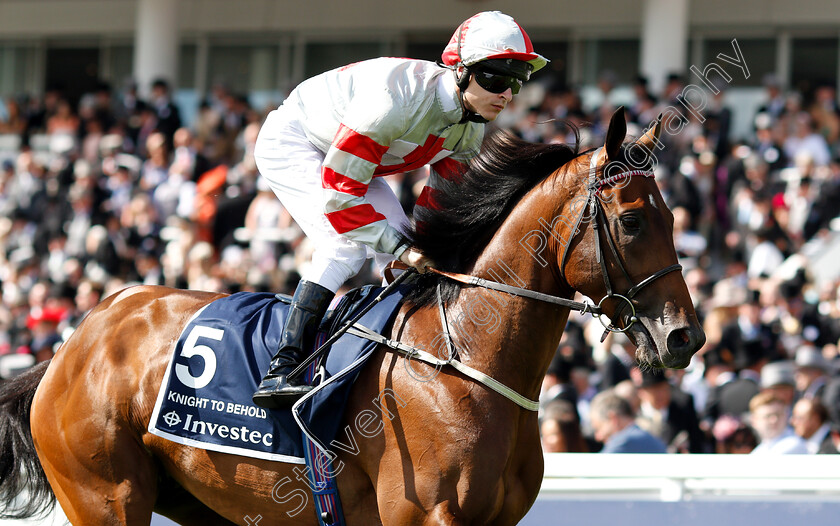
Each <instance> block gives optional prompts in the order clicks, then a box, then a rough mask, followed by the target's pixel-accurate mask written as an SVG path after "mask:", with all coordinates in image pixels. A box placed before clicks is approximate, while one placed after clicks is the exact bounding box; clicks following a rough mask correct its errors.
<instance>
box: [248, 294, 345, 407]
mask: <svg viewBox="0 0 840 526" xmlns="http://www.w3.org/2000/svg"><path fill="white" fill-rule="evenodd" d="M333 296H334V294H333V293H332V291H330V290H329V289H328V288H326V287H322V286H321V285H318V284H317V283H313V282H311V281H301V282H300V283H298V286H297V290H295V295H294V297H293V298H292V305H291V307H290V308H289V314H288V316H287V317H286V323H285V324H284V325H283V334H282V335H281V337H280V343H279V345H278V346H277V347H278V349H277V353H276V354H275V355H274V357H273V358H272V359H271V364H270V365H269V366H268V372H267V373H266V375H265V377H264V378H263V379H262V382H260V386H259V388H257V392H256V393H254V396H253V400H254V403H255V404H257V405H258V406H260V407H264V408H266V409H280V408H282V407H291V405H292V404H294V403H295V402H296V401H297V399H298V398H300V397H301V396H303V395H305V394H306V393H307V392H309V391H311V390H312V387H311V386H308V385H306V384H305V383H304V381H303V376H304V375H303V374H300V375H298V376H297V377H295V378H292V379H291V380H287V379H286V375H287V374H289V373H290V372H292V370H294V368H295V367H297V366H298V364H300V362H302V361H303V360H304V359H305V358H306V355H307V352H308V346H309V345H311V344H312V339H313V337H314V335H315V332H316V330H317V329H318V324H319V323H320V322H321V318H322V317H323V316H324V313H325V312H326V310H327V307H328V306H329V304H330V301H331V300H332V298H333Z"/></svg>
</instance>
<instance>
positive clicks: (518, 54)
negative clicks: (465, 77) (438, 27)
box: [441, 11, 548, 73]
mask: <svg viewBox="0 0 840 526" xmlns="http://www.w3.org/2000/svg"><path fill="white" fill-rule="evenodd" d="M441 59H442V61H443V63H444V64H445V65H447V66H458V65H464V66H472V65H473V64H476V63H477V62H481V61H482V60H490V59H514V60H520V61H522V62H527V63H528V64H530V65H531V67H532V69H531V73H533V72H534V71H537V70H539V69H540V68H542V67H543V66H545V65H546V63H547V62H548V60H546V59H545V57H543V56H542V55H539V54H537V53H535V52H534V46H533V45H532V44H531V39H530V38H529V37H528V34H527V33H525V30H524V29H522V27H521V26H520V25H519V24H517V23H516V21H515V20H514V19H513V18H511V17H510V16H508V15H506V14H504V13H501V12H499V11H485V12H483V13H478V14H477V15H475V16H473V17H472V18H469V19H467V20H466V21H464V23H463V24H461V25H460V26H458V29H456V30H455V34H453V35H452V38H451V39H450V40H449V44H447V45H446V48H444V50H443V54H442V55H441Z"/></svg>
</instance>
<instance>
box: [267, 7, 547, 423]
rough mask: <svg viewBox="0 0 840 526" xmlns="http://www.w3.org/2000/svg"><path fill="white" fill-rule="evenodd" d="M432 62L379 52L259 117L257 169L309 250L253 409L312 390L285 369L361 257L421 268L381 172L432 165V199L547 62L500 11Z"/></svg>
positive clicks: (486, 15)
mask: <svg viewBox="0 0 840 526" xmlns="http://www.w3.org/2000/svg"><path fill="white" fill-rule="evenodd" d="M441 59H442V61H441V62H440V63H433V62H427V61H422V60H410V59H402V58H378V59H372V60H366V61H363V62H358V63H356V64H351V65H349V66H345V67H342V68H338V69H335V70H332V71H328V72H326V73H322V74H320V75H317V76H315V77H312V78H310V79H308V80H306V81H304V82H303V83H301V84H300V85H299V86H298V87H297V88H295V90H294V91H292V93H291V94H290V95H289V97H288V98H287V99H286V100H285V101H284V103H283V105H282V106H280V107H279V108H278V109H276V110H274V111H272V112H271V113H270V114H269V115H268V117H267V118H266V121H265V123H264V124H263V126H262V129H261V130H260V133H259V137H258V139H257V143H256V148H255V152H254V155H255V158H256V162H257V166H258V168H259V171H260V173H261V174H262V176H263V177H264V178H265V180H266V181H267V182H268V184H269V186H270V187H271V189H272V190H273V191H274V193H275V194H276V195H277V197H278V198H279V199H280V201H281V202H282V203H283V205H284V206H285V207H286V209H287V210H288V211H289V213H290V214H291V215H292V217H293V218H294V219H295V220H296V221H297V223H298V224H299V225H300V227H301V228H302V229H303V231H304V233H305V234H306V235H307V236H308V237H309V238H310V239H311V240H312V241H313V244H314V245H315V247H316V249H315V251H314V253H313V255H312V262H311V265H310V266H308V267H307V269H305V271H304V272H303V277H302V278H303V279H302V280H301V281H300V283H299V284H298V286H297V289H296V290H295V294H294V298H293V299H292V304H291V308H290V310H289V313H288V317H287V319H286V322H285V326H284V329H283V332H282V335H281V339H280V343H279V349H278V351H277V353H276V354H275V355H274V357H273V358H272V360H271V365H270V366H269V369H268V372H267V374H266V375H265V377H264V378H263V380H262V382H261V383H260V386H259V389H258V390H257V392H256V393H254V397H253V399H254V403H255V404H257V405H259V406H262V407H266V408H278V407H285V406H289V405H291V404H292V403H294V402H295V400H297V399H298V398H300V397H301V396H302V395H304V394H305V393H306V392H307V391H309V390H310V389H311V387H309V386H307V385H305V383H304V382H303V381H302V380H301V379H299V378H292V379H290V380H289V379H287V378H286V376H287V375H288V374H289V373H290V372H291V371H292V370H293V369H294V368H295V367H296V366H297V364H299V363H300V362H301V361H302V360H303V359H304V358H305V349H307V348H308V347H307V346H308V345H311V343H312V342H311V340H312V337H313V335H314V333H315V330H316V329H317V326H318V324H319V322H320V319H321V317H322V316H323V314H324V312H325V311H326V309H327V307H328V305H329V303H330V301H331V299H332V298H333V296H334V295H335V293H336V291H337V290H338V289H339V287H341V285H342V284H344V282H345V281H346V280H348V279H349V278H351V277H352V276H354V275H355V274H356V273H358V271H359V270H360V269H361V267H362V265H363V264H364V262H365V260H366V259H367V258H368V257H371V256H373V257H375V258H376V262H377V264H378V265H380V266H383V265H384V264H386V263H387V262H388V261H391V260H393V259H394V258H399V259H400V261H402V262H404V263H406V264H407V265H409V266H411V267H414V268H417V269H418V270H420V271H423V269H425V267H427V266H430V264H431V261H430V260H429V259H428V258H426V257H425V256H424V255H423V254H422V253H421V252H420V251H418V250H417V249H415V248H413V247H411V246H409V243H408V242H407V241H406V239H405V237H403V235H402V234H401V231H405V230H406V229H407V228H408V224H409V222H408V219H407V218H406V216H405V214H404V212H403V210H402V207H401V206H400V203H399V200H398V199H397V197H396V196H395V195H394V193H393V191H392V190H391V189H390V188H389V186H388V185H387V183H385V181H383V180H382V179H380V177H381V176H384V175H390V174H395V173H403V172H407V171H410V170H414V169H416V168H420V167H422V166H425V165H427V164H429V165H431V169H432V175H431V177H430V180H429V183H428V185H427V186H426V188H424V189H423V192H422V194H421V195H420V197H419V199H418V202H417V205H418V206H434V186H435V184H434V182H435V180H437V178H438V177H443V178H452V177H453V176H456V175H457V174H458V173H459V172H460V171H461V170H462V169H464V167H465V163H466V162H467V161H469V159H471V158H472V157H474V156H475V155H476V154H477V153H478V150H479V147H480V144H481V141H482V138H483V134H484V123H486V122H489V121H492V120H494V119H495V118H496V117H497V116H498V114H499V112H501V111H502V110H503V109H504V108H505V106H506V105H507V103H509V102H510V101H511V99H512V98H513V96H514V95H515V94H516V93H518V92H519V89H520V87H521V86H522V83H523V82H524V81H526V80H528V78H529V77H530V75H531V73H533V72H534V71H537V70H538V69H540V68H542V67H543V66H544V65H545V64H546V62H547V60H546V59H545V58H543V57H542V56H540V55H538V54H537V53H535V52H534V50H533V46H532V45H531V40H530V39H529V38H528V35H527V34H526V33H525V31H524V30H523V29H522V28H521V27H520V26H519V25H518V24H517V23H516V22H515V21H514V20H513V18H511V17H510V16H508V15H505V14H502V13H500V12H498V11H488V12H483V13H479V14H477V15H475V16H473V17H472V18H470V19H468V20H466V21H465V22H464V23H462V24H461V25H460V26H459V27H458V29H457V30H456V31H455V34H454V35H453V36H452V39H451V40H450V42H449V44H448V45H447V46H446V48H445V49H444V51H443V54H442V56H441Z"/></svg>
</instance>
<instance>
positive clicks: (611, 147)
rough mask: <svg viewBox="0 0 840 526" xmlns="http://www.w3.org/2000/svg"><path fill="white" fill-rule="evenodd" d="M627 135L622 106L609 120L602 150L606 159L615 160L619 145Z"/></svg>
mask: <svg viewBox="0 0 840 526" xmlns="http://www.w3.org/2000/svg"><path fill="white" fill-rule="evenodd" d="M626 135H627V121H626V120H625V118H624V106H619V108H618V109H617V110H615V113H613V115H612V117H611V118H610V127H609V128H607V140H606V142H605V143H604V150H606V152H607V159H609V160H611V161H612V160H615V159H617V158H618V152H619V151H620V150H621V144H622V143H623V142H624V137H625V136H626Z"/></svg>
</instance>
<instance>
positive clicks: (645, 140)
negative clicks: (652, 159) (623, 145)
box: [636, 113, 662, 152]
mask: <svg viewBox="0 0 840 526" xmlns="http://www.w3.org/2000/svg"><path fill="white" fill-rule="evenodd" d="M661 134H662V114H661V113H660V114H659V117H657V118H656V124H654V125H653V126H651V127H649V128H648V129H647V131H646V132H645V134H644V135H642V136H641V137H640V138H639V140H638V141H636V144H640V145H642V146H644V147H645V148H647V151H649V152H652V151H653V146H654V145H655V144H658V143H659V136H660V135H661Z"/></svg>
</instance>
